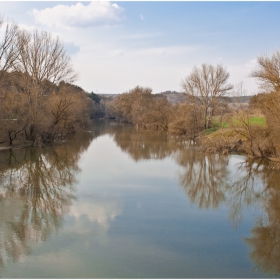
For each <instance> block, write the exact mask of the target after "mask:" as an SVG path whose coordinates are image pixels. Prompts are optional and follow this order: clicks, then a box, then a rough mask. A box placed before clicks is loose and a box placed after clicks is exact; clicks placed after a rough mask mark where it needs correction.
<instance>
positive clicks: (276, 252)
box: [245, 161, 280, 275]
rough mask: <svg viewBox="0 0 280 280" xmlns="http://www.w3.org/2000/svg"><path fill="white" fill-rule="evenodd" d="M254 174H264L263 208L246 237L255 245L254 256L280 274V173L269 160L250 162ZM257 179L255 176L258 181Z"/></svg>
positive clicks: (266, 267)
mask: <svg viewBox="0 0 280 280" xmlns="http://www.w3.org/2000/svg"><path fill="white" fill-rule="evenodd" d="M246 169H247V170H248V169H249V170H248V172H250V171H252V170H253V171H252V173H251V177H255V178H256V177H260V178H261V179H262V182H263V189H262V191H261V193H260V194H259V197H260V199H259V204H260V205H261V207H262V208H263V210H264V211H263V215H262V216H260V217H259V218H258V220H257V222H256V225H255V226H254V227H253V228H252V230H251V233H252V236H251V237H249V238H245V242H246V243H247V244H249V246H250V247H251V253H250V258H251V259H252V260H253V261H254V263H255V264H256V266H257V267H260V268H261V269H262V270H263V271H265V272H266V273H270V274H272V273H275V274H278V275H279V274H280V174H279V172H275V171H274V170H272V169H271V168H270V167H269V165H268V164H267V163H266V162H265V161H259V162H257V163H256V162H255V163H252V164H251V165H250V166H246ZM255 180H256V179H251V181H255Z"/></svg>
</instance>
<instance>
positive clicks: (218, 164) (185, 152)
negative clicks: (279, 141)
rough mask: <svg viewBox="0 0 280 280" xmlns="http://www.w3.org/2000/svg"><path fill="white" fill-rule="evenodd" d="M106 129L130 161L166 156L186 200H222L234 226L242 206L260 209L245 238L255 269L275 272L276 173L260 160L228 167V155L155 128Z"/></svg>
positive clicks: (279, 207)
mask: <svg viewBox="0 0 280 280" xmlns="http://www.w3.org/2000/svg"><path fill="white" fill-rule="evenodd" d="M110 133H111V134H112V135H114V140H115V142H116V143H117V145H118V146H119V147H120V148H121V149H122V150H123V151H124V152H126V153H128V154H129V155H130V156H131V157H132V158H133V159H134V160H135V161H139V160H143V159H163V158H165V157H167V156H172V157H173V158H174V159H175V160H176V162H177V163H178V164H179V165H180V166H181V172H180V173H179V175H178V179H179V182H180V186H181V187H182V189H183V190H184V192H185V194H186V195H187V197H188V198H189V200H190V201H191V202H192V203H194V204H197V205H198V207H199V208H217V207H219V206H220V205H221V204H224V205H226V206H227V207H228V209H229V218H230V220H231V223H232V225H233V226H234V227H238V225H239V224H240V223H241V222H242V218H243V212H244V210H245V209H248V207H255V208H258V209H260V210H261V211H262V212H261V214H260V215H259V217H258V218H257V221H256V223H255V226H254V227H253V228H252V230H251V234H252V236H251V237H248V238H245V242H246V243H247V244H248V245H249V246H250V247H251V249H252V251H251V253H250V258H251V259H252V260H253V261H254V263H255V264H256V266H257V267H258V268H261V269H262V270H263V271H265V272H267V273H268V272H270V273H276V274H280V174H279V173H277V172H275V171H274V170H273V169H271V168H270V167H269V164H268V163H267V162H266V161H264V160H258V161H256V160H255V161H252V160H250V159H246V158H244V160H241V159H239V162H236V163H232V164H231V166H229V161H230V159H234V157H232V156H226V155H214V154H205V153H199V152H195V151H192V150H190V149H184V146H185V142H184V141H181V142H178V141H176V139H174V138H172V137H168V136H166V135H160V134H159V133H149V132H145V131H135V130H134V129H133V128H130V129H129V130H128V129H126V128H122V127H117V128H116V127H113V126H111V128H110ZM232 161H233V162H234V160H232Z"/></svg>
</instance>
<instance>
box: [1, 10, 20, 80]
mask: <svg viewBox="0 0 280 280" xmlns="http://www.w3.org/2000/svg"><path fill="white" fill-rule="evenodd" d="M3 27H4V28H5V31H4V35H3V38H1V39H0V85H1V84H3V82H5V78H6V74H7V72H8V71H10V70H12V69H13V66H14V65H15V61H16V59H17V57H18V53H17V50H16V47H15V44H14V42H15V40H16V37H17V35H18V26H17V24H15V23H4V18H3V17H2V16H1V15H0V29H2V28H3Z"/></svg>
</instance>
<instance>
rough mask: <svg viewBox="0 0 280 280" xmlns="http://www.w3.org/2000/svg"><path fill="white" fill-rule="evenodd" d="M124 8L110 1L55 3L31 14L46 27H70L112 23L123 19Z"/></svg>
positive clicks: (34, 10)
mask: <svg viewBox="0 0 280 280" xmlns="http://www.w3.org/2000/svg"><path fill="white" fill-rule="evenodd" d="M123 13H124V9H123V8H121V7H120V6H119V5H117V4H112V3H110V2H103V1H102V2H90V3H89V4H88V5H83V4H82V3H77V4H76V5H71V6H67V5H57V6H55V7H53V8H46V9H43V10H37V9H33V10H32V11H31V12H30V13H29V14H30V15H32V16H33V17H34V18H35V20H36V22H37V23H41V24H42V25H45V26H48V27H53V26H54V27H58V28H63V29H70V28H73V27H91V26H100V25H114V24H117V23H119V22H120V21H121V20H122V19H123Z"/></svg>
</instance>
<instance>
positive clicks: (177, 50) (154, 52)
mask: <svg viewBox="0 0 280 280" xmlns="http://www.w3.org/2000/svg"><path fill="white" fill-rule="evenodd" d="M196 49H197V47H195V46H170V47H158V48H143V49H133V50H129V49H117V50H114V51H112V52H111V53H110V54H111V55H112V56H119V55H126V56H133V57H137V56H166V55H167V56H171V55H180V54H185V53H189V52H192V51H195V50H196Z"/></svg>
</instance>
